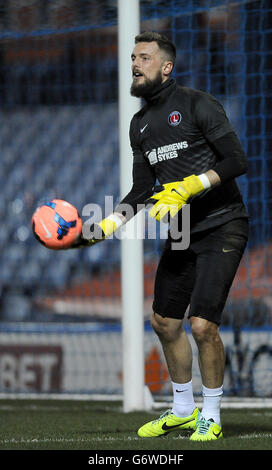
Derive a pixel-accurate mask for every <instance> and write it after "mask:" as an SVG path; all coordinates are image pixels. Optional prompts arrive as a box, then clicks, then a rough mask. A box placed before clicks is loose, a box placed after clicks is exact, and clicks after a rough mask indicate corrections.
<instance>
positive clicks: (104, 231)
mask: <svg viewBox="0 0 272 470" xmlns="http://www.w3.org/2000/svg"><path fill="white" fill-rule="evenodd" d="M122 223H123V222H122V221H121V219H120V218H119V217H118V215H115V214H111V215H109V216H108V217H106V218H105V219H103V220H101V222H96V223H94V224H92V225H91V226H90V233H91V234H92V235H91V238H83V236H82V235H81V237H80V239H79V240H78V241H77V242H76V243H75V244H74V245H73V247H72V248H81V247H83V246H93V245H95V244H96V243H99V242H102V241H103V240H105V238H108V237H110V236H111V235H112V234H113V233H114V232H115V231H116V230H117V229H118V228H119V227H120V226H121V225H122Z"/></svg>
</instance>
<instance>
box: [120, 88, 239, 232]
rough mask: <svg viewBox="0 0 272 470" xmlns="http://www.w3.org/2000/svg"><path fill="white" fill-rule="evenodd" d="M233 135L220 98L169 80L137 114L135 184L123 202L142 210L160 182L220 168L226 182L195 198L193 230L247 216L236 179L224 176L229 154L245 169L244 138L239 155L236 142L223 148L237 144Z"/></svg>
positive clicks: (132, 138)
mask: <svg viewBox="0 0 272 470" xmlns="http://www.w3.org/2000/svg"><path fill="white" fill-rule="evenodd" d="M228 136H229V139H228ZM233 136H235V134H234V131H233V128H232V127H231V125H230V122H229V120H228V118H227V116H226V114H225V111H224V109H223V107H222V105H221V104H220V103H219V102H218V101H217V100H216V99H215V98H214V97H212V96H211V95H209V94H208V93H204V92H202V91H199V90H193V89H191V88H187V87H182V86H179V85H177V84H176V82H175V81H174V80H173V79H169V80H167V82H165V83H164V84H163V85H162V86H161V88H160V89H159V90H158V91H157V92H156V93H155V94H154V95H153V96H152V97H150V99H148V101H147V103H146V105H145V106H144V107H143V108H142V109H141V110H140V111H139V112H138V113H136V114H135V115H134V117H133V118H132V121H131V125H130V141H131V147H132V151H133V187H132V190H131V191H130V193H129V194H128V195H127V196H126V197H125V198H124V199H123V201H122V203H127V204H128V203H129V204H131V205H132V206H133V208H134V213H136V212H137V204H142V203H143V202H144V201H145V200H146V199H147V198H148V196H150V195H151V194H152V193H153V191H154V185H155V182H157V183H159V184H164V183H169V182H173V181H181V180H182V179H183V178H184V177H186V176H190V175H192V174H195V175H199V174H201V173H205V172H206V171H208V170H211V169H214V170H215V171H217V170H218V171H217V172H218V174H219V176H220V178H221V181H222V183H221V184H220V185H219V186H216V187H214V188H211V189H209V190H207V191H205V192H203V193H201V194H200V195H197V196H195V197H194V198H193V199H192V200H191V201H190V206H191V232H197V231H202V230H205V229H207V228H210V227H214V226H217V225H221V224H223V223H225V222H227V221H229V220H232V219H234V218H238V217H247V213H246V210H245V207H244V204H243V201H242V197H241V194H240V191H239V189H238V186H237V184H236V182H235V179H234V178H230V179H229V178H224V171H225V170H224V164H223V167H222V163H221V162H222V160H224V159H225V158H228V156H229V157H231V158H232V160H230V161H229V162H228V167H230V166H233V167H234V166H235V165H232V162H233V163H235V164H236V162H238V161H239V162H240V167H242V170H241V171H239V173H240V174H242V173H243V172H244V168H245V167H246V165H244V161H245V160H246V159H245V155H244V153H243V150H242V148H241V146H240V143H238V151H237V141H238V139H237V138H236V148H235V150H234V151H233V155H231V152H232V148H231V147H232V146H231V145H230V146H229V149H227V148H221V147H223V146H224V147H226V146H227V145H228V142H232V141H233ZM231 137H232V140H231ZM235 137H236V136H235ZM228 152H229V153H228ZM235 157H236V158H235ZM241 161H242V164H241ZM220 165H221V167H222V168H221V167H220ZM238 167H239V165H238ZM220 168H221V170H220ZM225 172H226V171H225ZM227 173H229V169H228V171H227ZM235 176H239V175H237V174H235ZM225 180H226V181H225ZM116 211H118V208H116Z"/></svg>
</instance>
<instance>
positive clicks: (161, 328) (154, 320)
mask: <svg viewBox="0 0 272 470" xmlns="http://www.w3.org/2000/svg"><path fill="white" fill-rule="evenodd" d="M151 325H152V328H153V330H154V331H155V333H156V334H157V335H158V337H159V338H160V339H161V340H163V341H167V342H171V341H175V340H176V339H177V337H178V336H179V334H180V331H181V328H182V321H181V320H178V319H176V318H167V317H162V316H161V315H159V314H158V313H155V312H154V313H153V314H152V316H151Z"/></svg>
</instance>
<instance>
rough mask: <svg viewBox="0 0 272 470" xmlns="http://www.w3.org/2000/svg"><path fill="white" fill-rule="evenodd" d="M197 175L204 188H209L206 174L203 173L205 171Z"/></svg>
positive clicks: (209, 184)
mask: <svg viewBox="0 0 272 470" xmlns="http://www.w3.org/2000/svg"><path fill="white" fill-rule="evenodd" d="M197 177H198V178H199V179H200V181H201V183H202V184H203V187H204V189H209V188H210V187H211V183H210V180H209V178H208V176H207V175H205V173H202V174H201V175H198V176H197Z"/></svg>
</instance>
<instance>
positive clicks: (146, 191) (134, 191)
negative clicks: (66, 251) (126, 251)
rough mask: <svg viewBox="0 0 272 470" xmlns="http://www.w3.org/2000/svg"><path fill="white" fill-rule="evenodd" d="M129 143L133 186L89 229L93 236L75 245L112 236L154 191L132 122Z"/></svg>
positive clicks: (93, 242)
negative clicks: (106, 214) (114, 206)
mask: <svg viewBox="0 0 272 470" xmlns="http://www.w3.org/2000/svg"><path fill="white" fill-rule="evenodd" d="M130 142H131V148H132V152H133V168H132V179H133V184H132V188H131V190H130V191H129V193H128V194H127V195H126V196H125V197H124V198H123V199H122V200H121V201H120V203H119V204H118V205H117V207H116V208H115V210H114V212H113V213H112V214H110V215H109V216H108V217H106V218H105V219H103V220H101V222H98V223H94V224H93V226H92V227H91V230H90V231H92V233H93V236H92V237H91V238H90V239H88V240H87V239H84V238H81V240H79V242H78V243H77V244H76V245H75V248H76V247H80V246H92V245H94V244H95V243H97V242H99V241H102V240H105V238H107V237H109V236H110V235H112V234H113V233H114V232H115V231H116V230H117V229H118V228H119V227H120V226H121V225H124V224H125V223H126V222H128V221H129V220H130V219H131V218H132V217H134V215H136V213H137V212H138V210H139V209H140V208H141V207H140V206H141V205H143V204H144V203H145V201H146V199H148V198H149V197H150V196H151V195H152V193H153V190H154V184H155V181H156V176H155V172H154V169H153V168H152V167H151V166H150V164H149V162H148V161H147V159H146V158H145V157H144V155H143V153H142V151H141V149H140V147H139V145H138V143H137V140H136V139H135V136H134V131H133V120H132V123H131V126H130ZM128 209H129V210H128Z"/></svg>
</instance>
